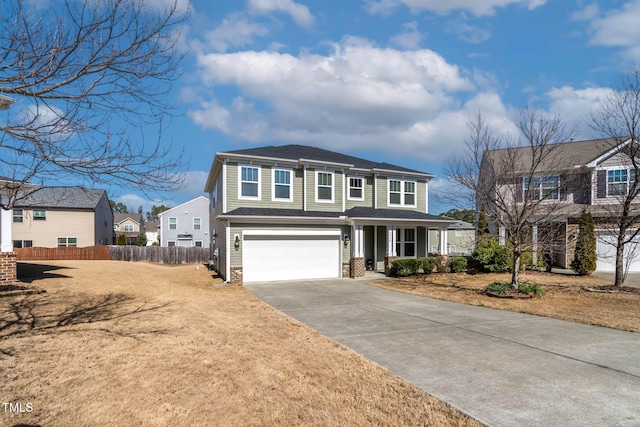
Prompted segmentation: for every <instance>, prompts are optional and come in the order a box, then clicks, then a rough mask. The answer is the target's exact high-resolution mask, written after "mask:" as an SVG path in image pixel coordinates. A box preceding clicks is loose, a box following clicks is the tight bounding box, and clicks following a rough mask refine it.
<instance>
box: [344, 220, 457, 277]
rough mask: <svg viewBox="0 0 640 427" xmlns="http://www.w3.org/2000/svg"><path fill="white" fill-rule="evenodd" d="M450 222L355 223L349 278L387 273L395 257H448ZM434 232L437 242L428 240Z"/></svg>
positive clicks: (352, 235)
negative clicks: (367, 272) (370, 272)
mask: <svg viewBox="0 0 640 427" xmlns="http://www.w3.org/2000/svg"><path fill="white" fill-rule="evenodd" d="M449 225H450V223H444V224H443V223H431V224H418V223H407V224H384V225H382V224H375V223H356V224H354V225H353V226H352V231H351V262H350V276H351V277H362V276H364V274H365V272H366V271H374V272H382V273H385V274H387V273H388V272H389V268H390V267H391V264H392V263H393V261H395V260H396V259H399V258H423V257H427V256H429V255H448V253H449V250H448V247H449V245H448V242H447V232H446V231H447V227H448V226H449ZM430 229H431V230H433V229H436V230H437V233H436V236H437V239H435V241H433V240H434V239H431V240H430V239H429V230H430Z"/></svg>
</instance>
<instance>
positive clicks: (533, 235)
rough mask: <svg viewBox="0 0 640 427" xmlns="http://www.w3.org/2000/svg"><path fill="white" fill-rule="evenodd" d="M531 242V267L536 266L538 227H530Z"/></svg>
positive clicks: (535, 225)
mask: <svg viewBox="0 0 640 427" xmlns="http://www.w3.org/2000/svg"><path fill="white" fill-rule="evenodd" d="M531 240H532V244H533V265H537V264H538V225H537V224H534V225H533V227H531Z"/></svg>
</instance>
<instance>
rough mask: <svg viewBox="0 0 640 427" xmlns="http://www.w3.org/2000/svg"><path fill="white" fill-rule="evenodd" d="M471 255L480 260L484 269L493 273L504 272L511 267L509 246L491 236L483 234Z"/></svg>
mask: <svg viewBox="0 0 640 427" xmlns="http://www.w3.org/2000/svg"><path fill="white" fill-rule="evenodd" d="M471 256H472V257H473V258H474V259H476V260H478V261H479V262H480V265H481V266H482V269H483V270H484V271H489V272H491V273H503V272H505V271H507V270H508V269H509V268H510V267H511V265H510V258H511V257H510V256H509V252H508V250H507V248H506V247H504V246H502V245H500V243H499V242H498V241H497V240H496V239H495V238H494V237H491V236H487V235H485V236H482V237H481V238H480V239H479V241H478V245H477V247H476V250H474V251H473V253H472V254H471Z"/></svg>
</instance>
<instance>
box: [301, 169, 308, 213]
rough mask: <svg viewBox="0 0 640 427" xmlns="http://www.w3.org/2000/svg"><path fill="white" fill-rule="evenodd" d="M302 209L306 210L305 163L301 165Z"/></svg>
mask: <svg viewBox="0 0 640 427" xmlns="http://www.w3.org/2000/svg"><path fill="white" fill-rule="evenodd" d="M302 210H303V211H305V212H306V211H307V165H303V166H302Z"/></svg>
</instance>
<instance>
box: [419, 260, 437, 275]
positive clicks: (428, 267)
mask: <svg viewBox="0 0 640 427" xmlns="http://www.w3.org/2000/svg"><path fill="white" fill-rule="evenodd" d="M419 261H420V266H421V267H422V271H424V273H425V274H431V272H432V271H433V269H434V268H435V267H436V259H435V258H433V257H427V258H420V260H419Z"/></svg>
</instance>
